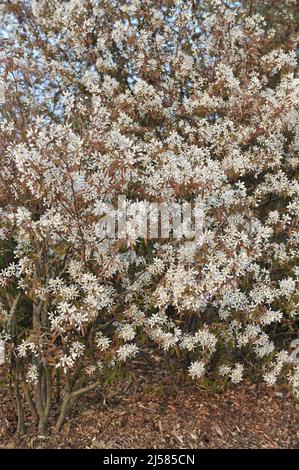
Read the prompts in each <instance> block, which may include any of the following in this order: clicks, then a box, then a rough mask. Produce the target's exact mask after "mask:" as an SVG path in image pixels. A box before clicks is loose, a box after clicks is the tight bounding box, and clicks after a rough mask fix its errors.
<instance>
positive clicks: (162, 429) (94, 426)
mask: <svg viewBox="0 0 299 470" xmlns="http://www.w3.org/2000/svg"><path fill="white" fill-rule="evenodd" d="M131 367H132V369H131V371H130V374H131V375H130V377H131V378H132V376H134V380H128V376H127V377H125V378H123V379H122V380H121V381H120V382H119V383H118V384H116V385H115V384H114V385H113V386H110V387H109V388H107V389H105V393H104V392H103V391H101V390H96V391H94V392H93V393H92V394H90V395H88V396H86V397H85V398H84V399H83V400H82V401H81V402H80V403H79V404H78V405H77V407H76V408H75V409H74V410H73V411H72V413H71V415H70V417H69V418H68V420H67V422H66V424H65V425H64V427H63V429H62V431H61V432H60V433H56V432H55V431H54V429H53V428H50V430H49V432H48V434H47V435H45V436H39V435H38V434H37V433H36V432H35V431H34V429H33V427H31V426H30V423H29V426H28V433H27V435H26V436H25V437H24V438H23V439H22V440H21V441H19V442H16V441H15V440H14V438H13V431H14V428H15V424H16V423H15V414H14V409H13V406H12V403H11V400H10V398H9V396H8V393H7V392H4V391H2V392H1V391H0V404H1V405H2V407H1V408H2V411H3V410H5V415H6V418H5V419H4V417H2V419H1V420H0V448H102V449H116V448H120V449H127V448H149V449H151V448H168V449H174V448H192V449H193V448H299V419H298V418H299V403H298V400H296V399H295V398H294V397H293V396H292V395H291V393H290V392H289V391H288V390H278V389H276V390H275V389H272V388H268V387H266V386H265V385H261V384H257V385H252V384H250V383H248V382H244V383H243V384H242V385H239V386H237V387H234V388H232V389H227V390H224V391H222V392H221V393H215V392H214V393H212V392H211V391H209V390H207V389H204V388H202V387H200V386H198V385H194V384H193V383H191V382H189V381H188V380H187V381H186V380H181V379H180V377H178V376H177V375H176V374H175V373H173V375H172V376H171V383H170V378H169V377H170V373H169V372H168V373H167V374H166V373H164V374H163V373H160V375H159V376H157V373H156V371H155V369H156V370H157V368H154V367H153V364H148V368H144V366H143V364H140V363H138V361H135V362H134V363H133V364H132V366H131ZM159 369H160V368H159ZM174 384H175V385H174Z"/></svg>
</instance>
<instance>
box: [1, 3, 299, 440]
mask: <svg viewBox="0 0 299 470" xmlns="http://www.w3.org/2000/svg"><path fill="white" fill-rule="evenodd" d="M281 3H282V2H276V1H270V0H269V1H259V0H256V1H254V0H252V1H246V2H233V1H223V0H211V1H195V0H193V1H192V0H190V1H189V0H175V1H171V0H168V1H163V2H162V1H160V0H132V1H129V0H102V1H101V0H70V1H61V0H41V1H34V0H31V1H29V0H24V1H17V0H11V1H8V0H7V1H2V2H1V14H2V18H1V19H0V24H1V26H0V70H1V76H0V77H1V78H0V217H1V220H0V263H1V266H0V267H1V272H0V299H1V310H0V322H1V328H2V330H1V331H2V332H1V338H2V340H4V341H5V345H6V360H7V363H8V364H9V376H10V378H11V383H12V389H13V393H14V396H15V399H16V406H17V412H18V419H19V426H18V431H19V432H20V433H22V432H23V431H24V425H25V422H24V421H25V419H24V410H25V408H26V407H29V409H30V411H31V413H32V415H33V417H34V419H36V421H37V423H39V429H40V431H43V430H44V429H45V428H46V427H47V424H48V421H49V417H50V416H51V414H52V412H53V407H54V403H55V407H56V408H55V409H57V406H58V416H57V428H58V429H60V427H61V426H62V425H63V422H64V420H65V417H66V415H67V412H68V410H69V409H70V406H71V405H72V404H73V403H74V402H75V401H76V400H77V399H78V398H80V396H81V395H82V394H83V393H85V392H87V391H89V390H91V389H93V388H95V387H97V386H99V385H100V384H101V383H102V381H103V378H104V377H105V375H106V374H109V373H110V372H111V370H114V369H115V368H118V367H120V366H121V364H122V363H123V362H124V361H127V360H128V359H130V358H132V357H134V356H135V355H136V354H138V353H139V351H140V350H142V348H143V345H145V344H153V345H154V344H155V345H156V346H157V347H159V348H161V349H163V350H165V351H169V354H173V353H176V354H177V357H180V356H181V357H182V356H184V357H187V359H188V361H189V364H188V368H189V369H188V370H189V374H190V375H191V376H192V377H193V378H194V379H195V380H204V378H210V379H211V380H213V379H215V378H216V377H220V378H221V380H223V381H227V380H231V381H232V382H233V383H238V382H240V381H241V380H242V379H243V378H244V377H246V375H248V374H249V375H250V374H254V376H255V377H256V378H257V377H258V376H260V377H261V378H263V380H265V381H266V382H267V383H268V384H269V385H273V384H274V383H275V382H276V381H283V382H286V383H288V384H289V385H290V386H291V387H292V388H293V390H294V391H295V393H297V394H298V393H299V369H298V365H297V364H296V362H295V361H294V355H292V350H291V348H290V343H291V341H292V340H293V339H295V338H296V337H297V336H298V334H297V332H298V323H297V325H296V319H297V317H298V305H299V304H298V301H299V298H298V282H299V268H298V265H297V262H298V253H299V250H298V248H299V233H298V210H299V182H298V140H299V127H298V116H299V114H298V104H299V86H298V85H299V79H298V74H297V70H298V69H297V54H296V45H297V41H298V35H297V30H296V23H297V19H298V18H296V14H297V10H296V2H295V1H293V0H285V1H284V2H283V5H284V8H283V9H282V10H281V8H280V4H281ZM120 195H125V196H126V198H127V211H128V212H127V213H128V214H129V216H130V215H131V219H130V226H129V228H128V230H127V233H126V235H125V236H123V237H117V238H111V237H110V238H109V237H108V236H105V231H103V230H102V226H101V220H102V219H103V216H104V214H105V208H106V207H107V204H110V205H113V206H116V205H117V201H118V198H119V196H120ZM199 199H200V201H201V203H202V204H203V207H204V226H203V234H202V238H201V239H200V243H197V242H190V241H188V242H186V239H185V238H186V237H185V238H184V237H178V238H175V237H170V238H165V239H159V238H157V239H152V238H151V237H149V236H148V232H147V231H146V233H145V235H144V237H140V236H139V234H138V231H136V225H140V224H141V223H142V222H143V221H144V214H145V213H146V211H147V210H148V207H149V204H150V203H163V204H166V205H168V206H169V205H171V204H173V203H175V202H178V201H185V202H189V203H195V202H196V201H197V200H199ZM109 207H110V206H109ZM59 383H60V384H61V387H63V393H62V395H61V399H60V398H59V396H58V397H57V396H54V389H55V390H56V388H57V384H59ZM57 399H58V405H57V403H56V401H57ZM53 413H54V412H53Z"/></svg>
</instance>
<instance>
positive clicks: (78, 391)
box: [71, 380, 101, 398]
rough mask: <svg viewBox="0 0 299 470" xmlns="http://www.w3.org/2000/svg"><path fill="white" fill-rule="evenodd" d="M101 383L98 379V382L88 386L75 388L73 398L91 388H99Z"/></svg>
mask: <svg viewBox="0 0 299 470" xmlns="http://www.w3.org/2000/svg"><path fill="white" fill-rule="evenodd" d="M99 385H101V381H100V380H98V381H97V382H95V383H93V384H90V385H87V386H86V387H82V388H79V389H78V390H75V391H74V392H72V393H71V398H76V397H78V396H79V395H82V394H83V393H87V392H90V391H91V390H94V389H95V388H97V387H98V386H99Z"/></svg>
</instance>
